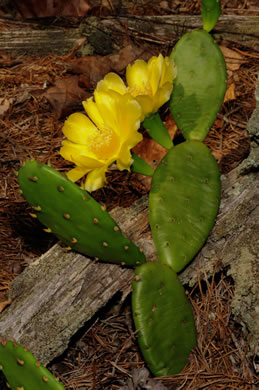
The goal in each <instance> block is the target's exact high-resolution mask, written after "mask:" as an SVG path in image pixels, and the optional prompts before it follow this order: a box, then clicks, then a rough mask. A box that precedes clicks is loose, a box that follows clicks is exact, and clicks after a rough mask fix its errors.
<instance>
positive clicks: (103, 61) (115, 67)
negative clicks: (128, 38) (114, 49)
mask: <svg viewBox="0 0 259 390" xmlns="http://www.w3.org/2000/svg"><path fill="white" fill-rule="evenodd" d="M150 56H151V53H150V52H148V51H147V50H146V49H144V50H143V49H140V48H138V47H136V46H134V45H128V46H126V47H124V48H123V49H121V50H120V51H119V52H118V53H116V54H110V55H107V56H89V57H84V58H79V59H76V60H74V61H73V63H72V65H71V66H70V68H69V70H70V72H73V73H75V74H80V84H81V85H84V86H85V87H86V88H89V89H94V88H95V87H96V84H97V83H98V81H100V80H101V79H103V78H104V76H105V75H106V74H107V73H109V72H112V71H113V72H121V71H123V70H124V69H125V68H126V66H127V65H128V64H129V63H132V62H133V61H135V60H136V59H137V58H142V59H144V60H148V59H149V58H150Z"/></svg>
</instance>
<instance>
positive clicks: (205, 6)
mask: <svg viewBox="0 0 259 390" xmlns="http://www.w3.org/2000/svg"><path fill="white" fill-rule="evenodd" d="M201 12H202V20H203V28H204V30H206V31H208V32H209V31H211V30H212V29H213V27H214V26H215V24H216V23H217V20H218V18H219V17H220V14H221V3H220V0H202V10H201Z"/></svg>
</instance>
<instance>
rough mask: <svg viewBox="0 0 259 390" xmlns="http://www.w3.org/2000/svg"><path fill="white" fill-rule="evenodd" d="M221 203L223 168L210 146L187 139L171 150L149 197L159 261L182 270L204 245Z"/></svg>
mask: <svg viewBox="0 0 259 390" xmlns="http://www.w3.org/2000/svg"><path fill="white" fill-rule="evenodd" d="M219 202H220V175H219V169H218V165H217V162H216V160H215V159H214V157H213V156H212V154H211V152H210V150H209V149H208V148H207V146H206V145H204V144H203V143H202V142H199V141H186V142H183V143H182V144H179V145H177V146H176V147H174V148H173V149H171V150H170V151H169V152H168V153H167V155H166V156H165V157H164V159H163V160H162V162H161V163H160V165H159V166H158V167H157V169H156V171H155V173H154V176H153V179H152V187H151V191H150V196H149V219H150V225H151V230H152V237H153V240H154V243H155V246H156V249H157V253H158V258H159V261H161V262H162V263H165V264H168V265H170V266H171V267H172V268H173V270H174V271H176V272H179V271H181V270H182V269H183V268H184V267H185V266H186V265H187V264H188V263H189V262H190V261H191V260H192V258H193V257H194V256H195V254H196V253H197V252H198V251H199V249H200V248H201V247H202V246H203V244H204V242H205V240H206V238H207V236H208V234H209V232H210V230H211V228H212V227H213V225H214V221H215V218H216V215H217V211H218V207H219Z"/></svg>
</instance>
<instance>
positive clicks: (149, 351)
mask: <svg viewBox="0 0 259 390" xmlns="http://www.w3.org/2000/svg"><path fill="white" fill-rule="evenodd" d="M132 310H133V318H134V323H135V327H136V330H138V342H139V346H140V348H141V351H142V354H143V356H144V358H145V360H146V362H147V364H148V366H149V368H150V370H151V371H152V373H153V375H155V376H162V375H173V374H177V373H179V372H180V371H181V370H182V369H183V367H184V366H185V365H186V363H187V362H188V357H189V354H190V352H191V350H192V349H193V348H194V347H195V345H196V331H195V324H194V319H193V313H192V307H191V304H190V303H189V301H188V299H187V297H186V295H185V291H184V288H183V287H182V285H181V283H180V282H179V280H178V278H177V275H176V273H175V272H174V271H173V270H172V269H171V268H170V267H168V266H166V265H164V264H161V263H158V262H155V263H150V262H149V263H146V264H143V265H141V266H139V267H137V268H136V271H135V279H134V281H133V293H132Z"/></svg>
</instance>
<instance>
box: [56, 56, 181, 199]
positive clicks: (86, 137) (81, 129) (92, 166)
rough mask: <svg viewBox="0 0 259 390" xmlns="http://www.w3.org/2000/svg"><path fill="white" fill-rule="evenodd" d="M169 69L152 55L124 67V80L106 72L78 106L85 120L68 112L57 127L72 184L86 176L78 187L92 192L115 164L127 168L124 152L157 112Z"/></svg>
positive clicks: (169, 83) (165, 96) (166, 94)
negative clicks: (80, 106)
mask: <svg viewBox="0 0 259 390" xmlns="http://www.w3.org/2000/svg"><path fill="white" fill-rule="evenodd" d="M175 73H176V71H175V66H174V63H173V61H172V60H171V59H170V58H169V57H165V58H164V57H163V56H162V55H161V54H160V55H159V56H158V57H152V58H150V60H149V61H148V62H147V63H146V62H145V61H143V60H136V61H135V62H134V64H133V65H128V67H127V70H126V81H127V85H125V83H124V81H123V80H122V79H121V78H120V77H119V76H118V75H117V74H115V73H108V74H107V75H106V76H105V77H104V79H103V80H101V81H100V82H99V83H98V84H97V87H96V89H95V91H94V96H93V97H91V98H89V99H87V100H86V101H84V102H83V106H84V109H85V111H86V113H87V115H88V116H86V115H84V114H82V113H74V114H72V115H70V116H69V117H68V119H67V120H66V121H65V124H64V127H63V133H64V135H65V136H66V138H67V139H66V140H64V141H63V143H62V147H61V149H60V154H61V155H62V156H63V157H64V158H65V159H66V160H68V161H71V162H73V163H74V164H75V165H76V167H75V168H73V169H71V170H70V171H69V172H68V173H67V176H68V178H69V179H70V180H72V181H73V182H75V181H77V180H79V179H80V178H81V177H83V176H84V175H86V174H87V176H86V180H85V183H84V188H85V189H86V190H87V191H90V192H91V191H95V190H97V189H99V188H101V187H102V186H103V185H104V183H105V182H106V178H105V173H106V171H107V169H108V167H109V166H110V165H111V164H112V163H113V162H115V161H116V164H117V167H118V168H119V169H120V170H123V169H127V170H129V169H130V166H131V164H132V157H131V152H130V150H131V149H132V148H133V147H134V146H135V145H136V144H137V143H138V142H140V141H141V140H142V134H140V133H139V132H138V129H139V127H140V123H141V122H142V121H143V120H144V118H145V117H146V116H147V115H149V114H151V113H155V112H157V111H158V109H159V108H160V107H161V106H162V105H163V104H164V103H166V102H167V101H168V100H169V98H170V95H171V92H172V88H173V79H174V78H175Z"/></svg>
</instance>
